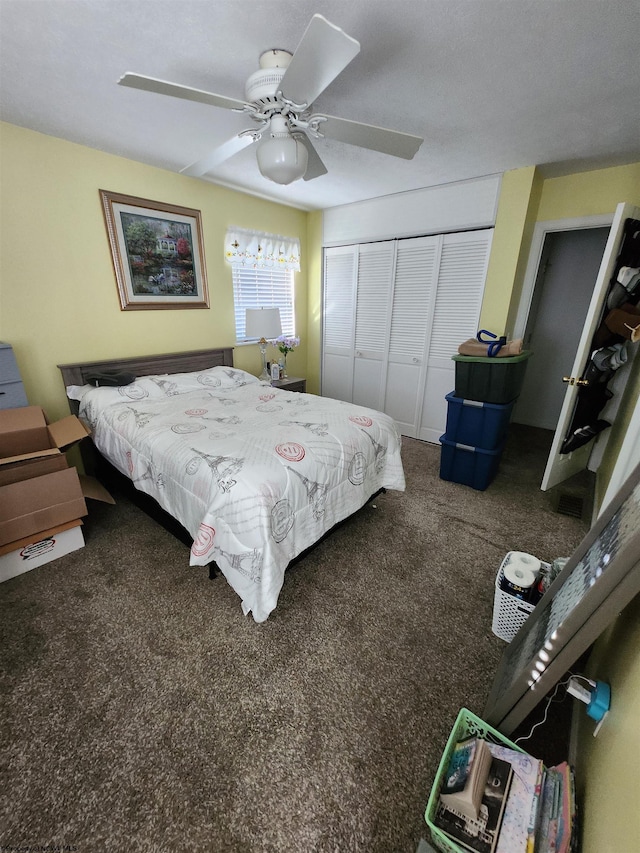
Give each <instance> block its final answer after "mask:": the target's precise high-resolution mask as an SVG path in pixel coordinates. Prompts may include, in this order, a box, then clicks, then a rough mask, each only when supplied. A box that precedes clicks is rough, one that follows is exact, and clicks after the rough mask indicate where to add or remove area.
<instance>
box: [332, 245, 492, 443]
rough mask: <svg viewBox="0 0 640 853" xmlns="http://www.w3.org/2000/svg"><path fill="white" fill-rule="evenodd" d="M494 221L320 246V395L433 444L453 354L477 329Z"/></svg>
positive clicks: (440, 427) (450, 385) (451, 379)
mask: <svg viewBox="0 0 640 853" xmlns="http://www.w3.org/2000/svg"><path fill="white" fill-rule="evenodd" d="M492 234H493V229H492V228H487V229H481V230H473V231H465V232H460V233H450V234H438V235H433V236H427V237H411V238H405V239H393V240H384V241H379V242H367V243H359V244H354V245H348V246H332V247H329V248H325V249H324V273H323V274H324V290H323V362H322V394H323V395H324V396H327V397H334V398H336V399H339V400H345V401H347V402H353V403H356V404H358V405H361V406H367V407H369V408H373V409H378V410H380V411H384V412H386V413H387V414H388V415H390V416H391V417H393V418H394V420H395V421H396V423H397V424H398V427H399V429H400V431H401V433H402V434H403V435H407V436H410V437H412V438H419V439H423V440H425V441H431V442H437V441H438V440H439V438H440V436H441V435H442V433H443V432H444V429H445V422H446V400H445V395H446V394H448V393H449V392H450V391H451V390H452V389H453V387H454V384H455V381H454V364H455V363H454V362H453V361H452V356H453V355H455V353H456V352H457V348H458V345H459V344H460V343H461V342H462V341H464V340H466V339H467V338H470V337H475V335H476V332H477V330H478V320H479V316H480V307H481V303H482V295H483V290H484V284H485V278H486V271H487V265H488V261H489V252H490V248H491V238H492Z"/></svg>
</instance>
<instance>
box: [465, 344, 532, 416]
mask: <svg viewBox="0 0 640 853" xmlns="http://www.w3.org/2000/svg"><path fill="white" fill-rule="evenodd" d="M532 355H533V353H532V352H531V350H525V351H524V352H522V353H520V355H512V356H505V357H504V358H500V356H495V358H484V357H480V356H471V355H454V356H452V358H453V360H454V361H455V363H456V364H455V369H456V388H455V395H456V397H463V398H464V399H465V400H478V401H480V402H483V403H500V404H502V403H511V402H512V400H515V399H517V397H518V395H519V394H520V390H521V389H522V383H523V382H524V374H525V371H526V369H527V361H528V359H529V358H530V357H531V356H532Z"/></svg>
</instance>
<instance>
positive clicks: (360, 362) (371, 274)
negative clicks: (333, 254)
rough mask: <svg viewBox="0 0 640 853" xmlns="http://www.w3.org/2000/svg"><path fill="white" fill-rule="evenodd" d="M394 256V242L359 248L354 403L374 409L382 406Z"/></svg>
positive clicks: (372, 244) (370, 244)
mask: <svg viewBox="0 0 640 853" xmlns="http://www.w3.org/2000/svg"><path fill="white" fill-rule="evenodd" d="M394 254H395V244H394V242H393V241H392V240H390V241H387V242H384V243H369V244H366V245H362V246H360V247H359V256H358V286H357V296H356V322H355V359H354V366H353V402H354V403H357V404H358V405H359V406H368V407H369V408H372V409H382V407H383V398H382V390H383V379H384V376H383V366H384V360H385V357H386V350H387V339H388V327H389V318H390V313H391V292H392V288H391V285H392V278H393V264H394Z"/></svg>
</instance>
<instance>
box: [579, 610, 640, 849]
mask: <svg viewBox="0 0 640 853" xmlns="http://www.w3.org/2000/svg"><path fill="white" fill-rule="evenodd" d="M587 674H588V675H589V676H590V677H591V678H592V679H594V680H600V681H605V682H607V683H608V684H609V685H610V686H611V710H610V712H609V714H608V716H607V718H606V719H605V721H604V723H603V724H602V727H601V729H600V731H599V732H598V735H597V737H595V738H594V737H593V732H594V728H595V723H594V721H593V720H591V719H590V718H589V717H587V715H586V713H585V712H584V711H583V710H582V709H581V708H579V709H578V710H577V712H576V718H577V720H578V733H579V734H578V749H577V758H576V770H577V786H578V793H579V807H580V811H579V814H580V822H581V825H582V853H627V851H628V853H632V851H636V850H640V814H639V813H638V804H639V803H640V781H639V780H638V756H640V729H639V728H638V708H640V596H638V597H637V598H636V599H634V601H632V602H631V604H629V605H628V606H627V607H626V608H625V610H624V611H623V612H622V613H621V614H620V616H618V618H617V619H616V621H615V622H614V623H613V625H612V626H611V627H610V628H609V629H608V630H607V631H605V632H604V634H603V635H602V636H601V637H600V638H599V640H598V641H597V642H596V644H595V646H594V649H593V652H592V654H591V657H590V660H589V664H588V667H587ZM583 707H584V706H583Z"/></svg>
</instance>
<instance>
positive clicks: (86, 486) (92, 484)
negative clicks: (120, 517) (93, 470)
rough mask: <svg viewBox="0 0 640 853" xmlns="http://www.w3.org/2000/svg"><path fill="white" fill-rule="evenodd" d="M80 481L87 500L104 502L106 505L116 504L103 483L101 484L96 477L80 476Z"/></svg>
mask: <svg viewBox="0 0 640 853" xmlns="http://www.w3.org/2000/svg"><path fill="white" fill-rule="evenodd" d="M78 479H79V480H80V488H81V489H82V494H83V495H84V497H85V498H88V499H89V500H92V501H102V503H105V504H114V503H115V501H114V499H113V498H112V497H111V495H110V494H109V492H108V491H107V490H106V489H105V487H104V486H103V485H102V483H99V482H98V481H97V480H96V479H95V477H88V476H87V475H86V474H78Z"/></svg>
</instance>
